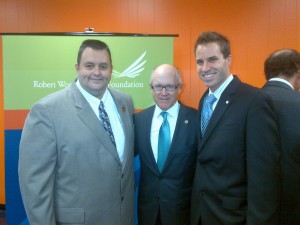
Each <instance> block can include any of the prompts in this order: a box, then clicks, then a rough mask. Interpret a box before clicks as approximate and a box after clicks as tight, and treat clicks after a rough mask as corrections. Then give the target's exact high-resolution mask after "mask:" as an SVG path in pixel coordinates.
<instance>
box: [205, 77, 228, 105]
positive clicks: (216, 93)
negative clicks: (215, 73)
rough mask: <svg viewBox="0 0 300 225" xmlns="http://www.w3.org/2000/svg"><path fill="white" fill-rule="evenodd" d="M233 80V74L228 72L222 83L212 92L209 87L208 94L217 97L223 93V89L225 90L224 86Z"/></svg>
mask: <svg viewBox="0 0 300 225" xmlns="http://www.w3.org/2000/svg"><path fill="white" fill-rule="evenodd" d="M232 80H233V75H232V74H230V75H229V76H228V77H227V79H226V80H225V81H224V82H223V84H222V85H221V86H220V87H219V88H218V89H217V90H216V91H215V92H214V93H213V92H212V91H211V90H210V89H209V93H208V94H209V95H210V94H213V95H214V96H215V97H216V98H217V99H219V98H220V97H221V95H222V93H223V91H224V90H225V88H226V87H227V86H228V85H229V83H230V82H231V81H232Z"/></svg>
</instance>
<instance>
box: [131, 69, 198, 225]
mask: <svg viewBox="0 0 300 225" xmlns="http://www.w3.org/2000/svg"><path fill="white" fill-rule="evenodd" d="M150 82H151V83H150V87H151V92H152V96H153V99H154V101H155V103H156V105H154V106H151V107H149V108H147V109H145V110H144V111H142V112H139V113H137V114H135V116H134V126H135V150H136V152H137V153H138V154H139V157H140V161H141V177H140V184H139V193H138V221H139V225H185V224H186V225H187V224H190V200H191V190H192V182H193V177H194V171H195V164H196V155H197V131H196V130H197V127H198V125H197V122H196V119H197V111H196V110H195V109H193V108H190V107H187V106H185V105H183V104H182V103H180V102H178V94H179V93H180V92H181V89H182V82H181V77H180V74H179V72H178V70H177V69H176V68H175V67H174V66H172V65H169V64H163V65H159V66H157V67H156V68H154V70H153V71H152V74H151V79H150ZM163 114H166V115H167V116H166V119H167V122H166V123H168V128H169V129H168V131H169V133H168V135H167V137H168V140H169V147H166V146H164V147H162V148H161V147H160V146H161V144H160V143H161V141H160V140H161V137H160V129H162V128H161V127H164V126H163V124H164V123H165V122H164V119H163V116H162V115H163ZM165 150H167V153H165V162H164V163H162V162H161V158H163V157H162V155H163V152H164V151H165Z"/></svg>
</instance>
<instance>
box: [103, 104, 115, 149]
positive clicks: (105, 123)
mask: <svg viewBox="0 0 300 225" xmlns="http://www.w3.org/2000/svg"><path fill="white" fill-rule="evenodd" d="M99 117H100V120H101V123H102V126H103V128H104V129H105V131H106V133H107V134H108V136H109V137H110V140H111V142H112V143H113V144H114V146H116V142H115V138H114V134H113V132H112V129H111V126H110V122H109V118H108V115H107V113H106V111H105V109H104V104H103V102H102V101H100V105H99Z"/></svg>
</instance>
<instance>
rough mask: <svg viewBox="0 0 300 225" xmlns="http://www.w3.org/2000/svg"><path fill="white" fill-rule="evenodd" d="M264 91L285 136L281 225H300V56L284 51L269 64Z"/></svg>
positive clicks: (283, 136)
mask: <svg viewBox="0 0 300 225" xmlns="http://www.w3.org/2000/svg"><path fill="white" fill-rule="evenodd" d="M265 76H266V79H267V83H266V84H265V85H264V87H263V91H264V92H266V93H267V94H269V95H270V96H271V97H272V99H273V102H274V104H275V110H276V114H277V116H278V120H279V127H280V135H281V165H282V167H281V170H282V200H281V213H280V224H281V225H295V224H300V126H299V122H298V120H299V119H300V93H299V92H298V91H297V90H299V88H300V53H299V52H297V51H295V50H291V49H283V50H279V51H275V52H274V53H272V54H271V55H270V56H269V57H268V58H267V59H266V61H265Z"/></svg>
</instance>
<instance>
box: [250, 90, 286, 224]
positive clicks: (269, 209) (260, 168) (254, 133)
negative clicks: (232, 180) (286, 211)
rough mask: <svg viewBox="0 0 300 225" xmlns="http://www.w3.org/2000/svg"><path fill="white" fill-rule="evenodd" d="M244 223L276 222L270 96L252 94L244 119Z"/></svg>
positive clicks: (276, 162)
mask: <svg viewBox="0 0 300 225" xmlns="http://www.w3.org/2000/svg"><path fill="white" fill-rule="evenodd" d="M247 124H248V125H247V174H248V215H247V224H249V225H250V224H260V225H266V224H270V225H271V224H272V225H274V224H278V210H279V200H280V177H281V176H280V138H279V131H278V125H277V119H276V116H275V114H274V112H273V106H272V103H271V100H270V99H269V98H267V96H266V95H263V94H262V93H260V94H258V95H257V96H256V99H255V100H254V102H253V104H252V105H251V109H250V111H249V115H248V121H247Z"/></svg>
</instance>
